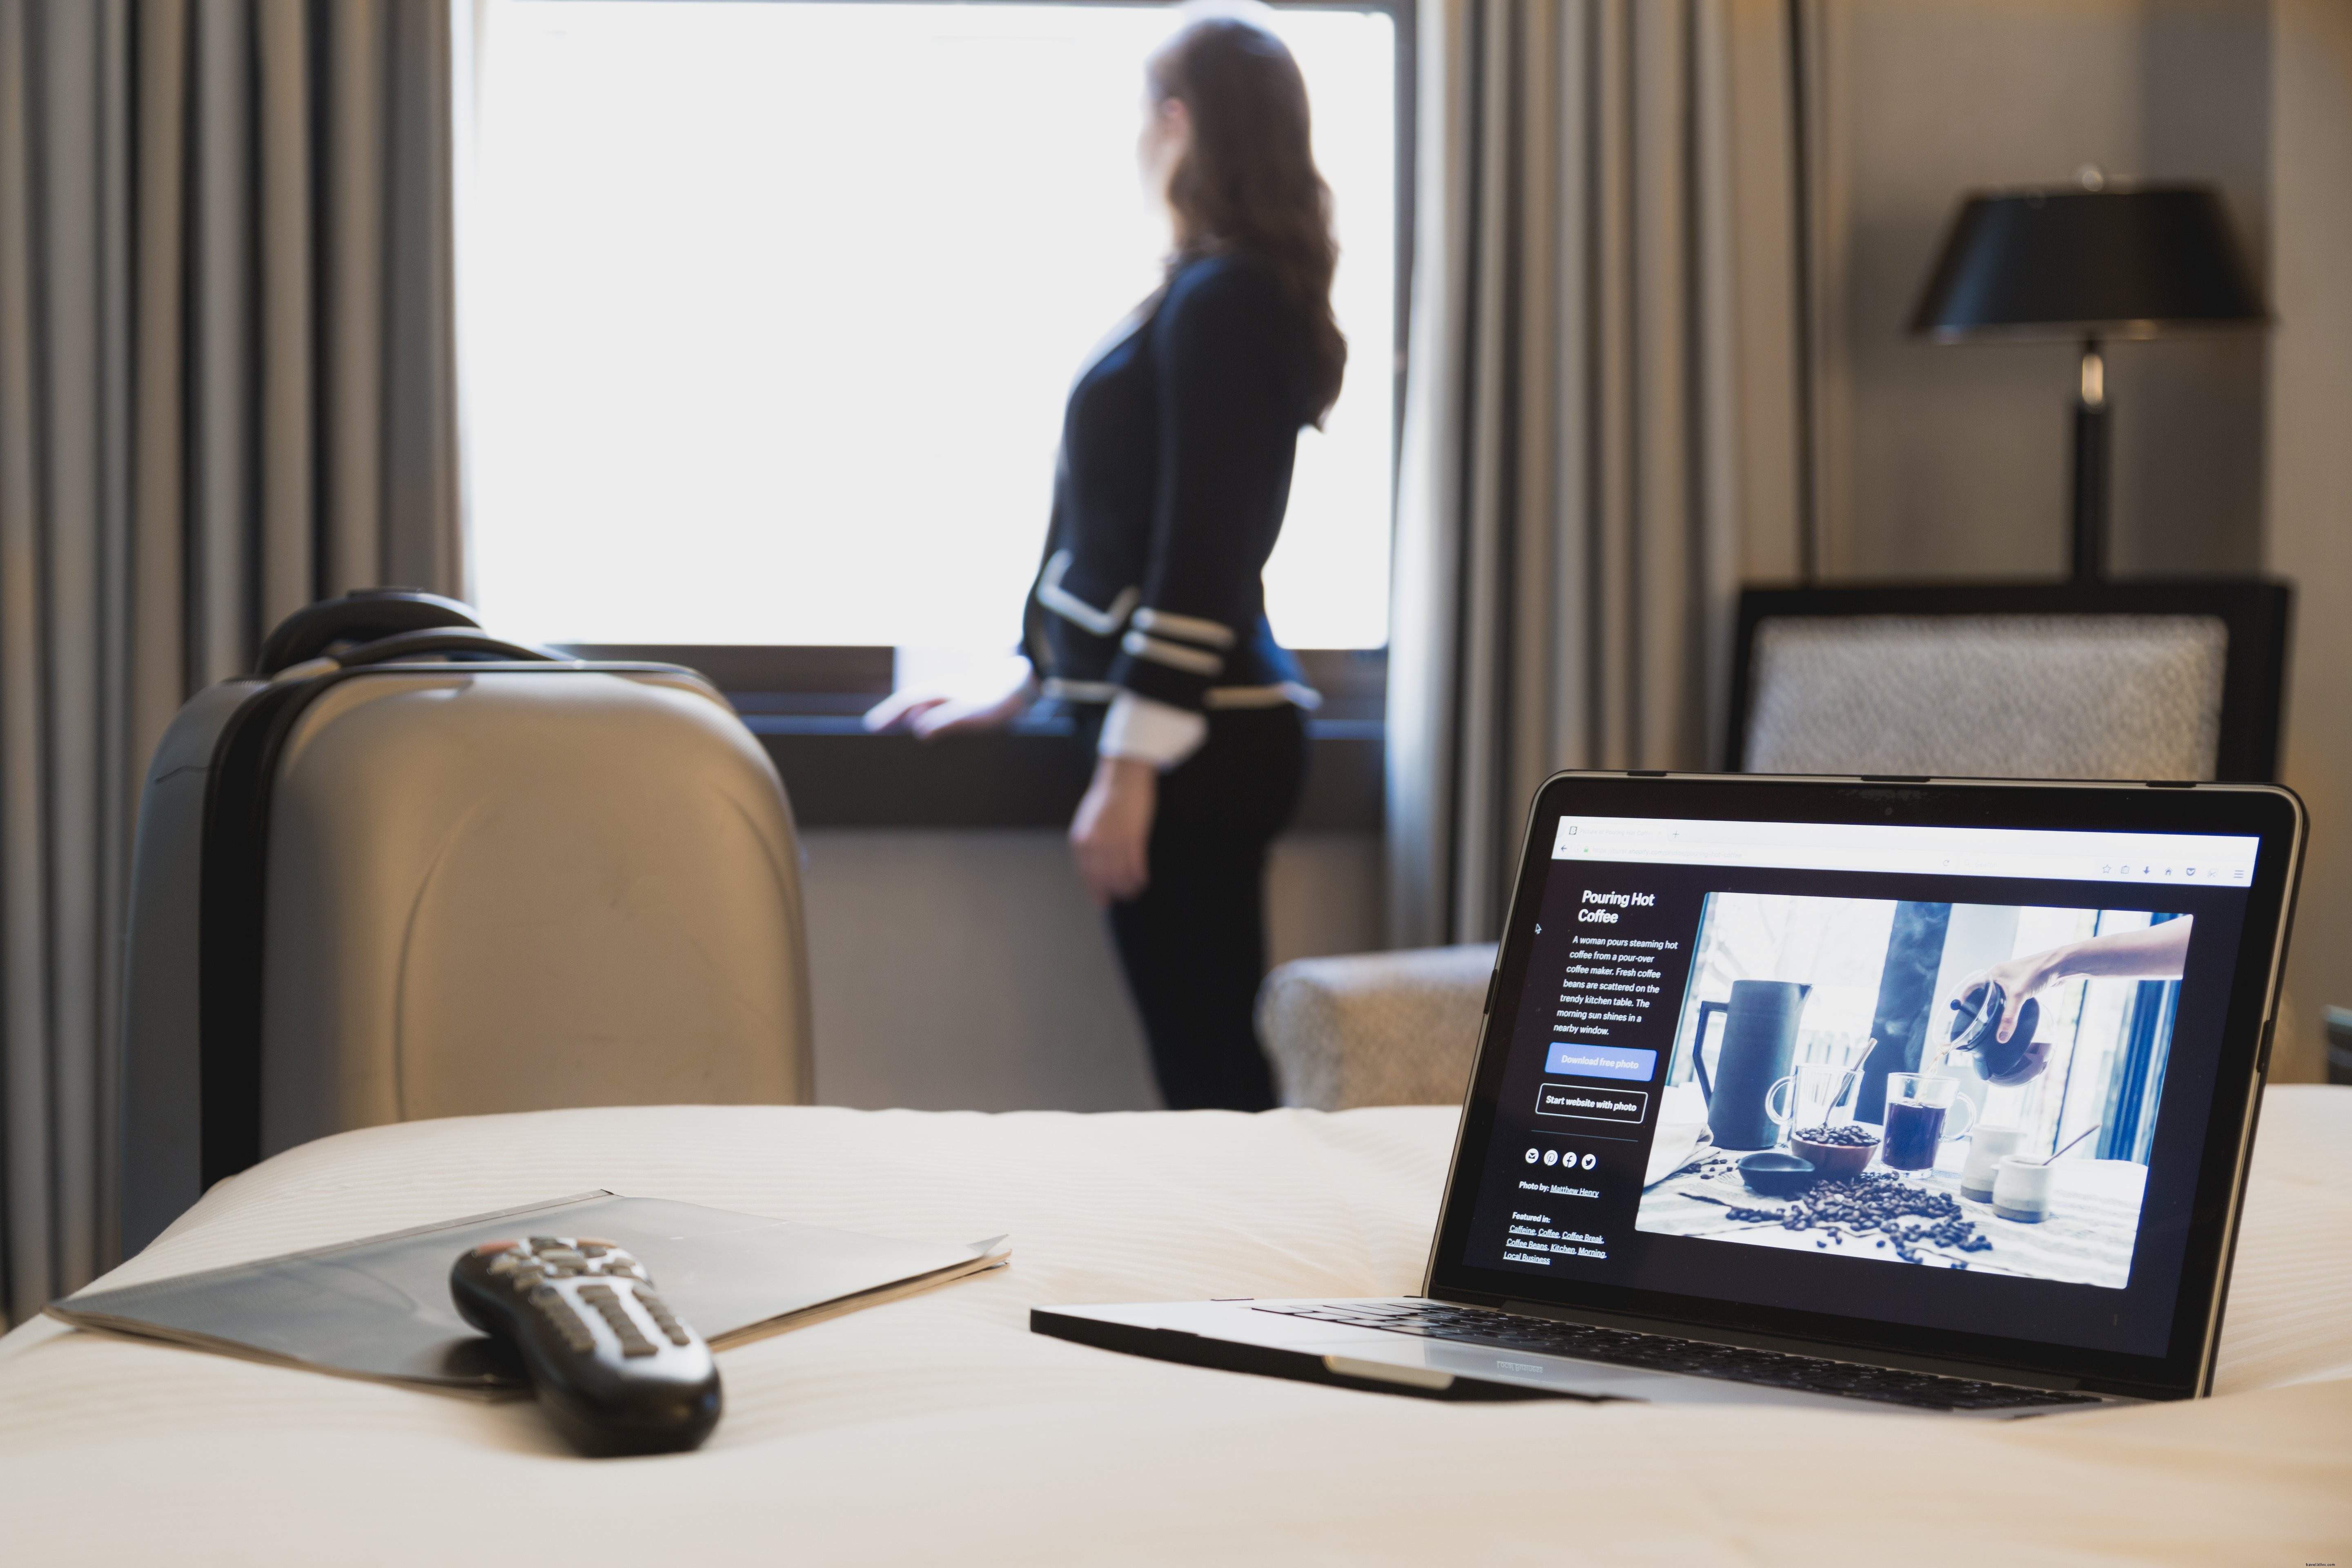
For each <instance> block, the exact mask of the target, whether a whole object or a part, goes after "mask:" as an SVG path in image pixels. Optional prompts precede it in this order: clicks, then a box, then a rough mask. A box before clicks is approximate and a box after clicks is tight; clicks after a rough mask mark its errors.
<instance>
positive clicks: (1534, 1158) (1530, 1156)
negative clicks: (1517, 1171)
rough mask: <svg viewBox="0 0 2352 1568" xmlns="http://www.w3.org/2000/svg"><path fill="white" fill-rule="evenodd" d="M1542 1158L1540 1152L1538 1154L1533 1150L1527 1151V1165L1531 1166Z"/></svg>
mask: <svg viewBox="0 0 2352 1568" xmlns="http://www.w3.org/2000/svg"><path fill="white" fill-rule="evenodd" d="M1542 1158H1543V1155H1542V1154H1541V1153H1540V1152H1538V1151H1536V1150H1533V1149H1530V1150H1528V1164H1530V1165H1532V1164H1534V1163H1536V1162H1537V1161H1538V1160H1540V1159H1542Z"/></svg>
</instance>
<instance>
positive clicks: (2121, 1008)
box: [1635, 892, 2191, 1289]
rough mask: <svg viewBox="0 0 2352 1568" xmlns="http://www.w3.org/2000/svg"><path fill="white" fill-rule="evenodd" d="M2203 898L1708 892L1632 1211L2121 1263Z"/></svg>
mask: <svg viewBox="0 0 2352 1568" xmlns="http://www.w3.org/2000/svg"><path fill="white" fill-rule="evenodd" d="M2190 923H2191V922H2190V920H2189V917H2187V916H2176V915H2171V914H2166V913H2161V912H2156V911H2150V910H2100V909H2050V908H2032V907H2021V906H2017V905H1995V904H1942V903H1914V902H1907V901H1906V902H1898V901H1895V900H1874V899H1825V898H1807V897H1796V896H1786V895H1778V894H1759V893H1726V892H1717V893H1710V894H1709V895H1708V896H1707V899H1706V909H1705V912H1704V914H1703V915H1702V917H1701V921H1700V925H1699V932H1698V937H1697V941H1696V943H1695V944H1694V949H1693V963H1692V969H1691V977H1690V983H1689V985H1688V988H1687V990H1686V992H1685V996H1684V999H1683V1004H1682V1013H1681V1016H1680V1018H1679V1020H1678V1024H1677V1028H1676V1033H1675V1045H1674V1052H1673V1058H1672V1060H1671V1061H1670V1063H1669V1064H1668V1067H1667V1071H1666V1080H1665V1081H1666V1087H1665V1089H1664V1098H1663V1102H1662V1104H1661V1106H1660V1110H1659V1126H1658V1134H1657V1143H1656V1145H1655V1148H1654V1151H1653V1154H1652V1158H1651V1161H1650V1168H1649V1173H1650V1177H1651V1179H1650V1181H1649V1182H1648V1184H1646V1185H1645V1187H1644V1189H1643V1195H1642V1203H1641V1207H1640V1209H1639V1211H1638V1213H1637V1215H1636V1217H1635V1225H1636V1226H1637V1227H1638V1228H1639V1229H1641V1230H1643V1231H1649V1232H1654V1233H1658V1234H1663V1235H1669V1236H1682V1237H1699V1238H1703V1239H1706V1240H1710V1241H1722V1242H1729V1243H1735V1244H1738V1245H1744V1246H1758V1247H1784V1248H1790V1249H1795V1250H1800V1251H1804V1252H1814V1253H1829V1254H1832V1255H1836V1256H1841V1257H1848V1258H1864V1259H1869V1260H1874V1261H1884V1262H1887V1263H1895V1264H1916V1265H1922V1266H1928V1267H1940V1268H1966V1269H1972V1270H1976V1271H1979V1272H1983V1273H1989V1274H2007V1275H2017V1276H2025V1277H2029V1278H2033V1279H2053V1280H2063V1281H2070V1282H2074V1283H2081V1284H2089V1285H2098V1286H2104V1287H2107V1288H2110V1289H2122V1288H2123V1287H2124V1286H2125V1285H2126V1283H2127V1281H2128V1280H2129V1278H2130V1274H2131V1260H2132V1247H2133V1242H2134V1239H2135V1237H2136V1236H2137V1232H2138V1227H2139V1212H2140V1202H2141V1194H2142V1190H2143V1187H2144V1184H2145V1181H2146V1177H2147V1162H2148V1153H2149V1147H2150V1144H2151V1142H2152V1140H2153V1137H2154V1132H2155V1125H2156V1114H2157V1105H2158V1100H2159V1099H2160V1098H2161V1095H2162V1092H2163V1088H2164V1069H2165V1060H2166V1057H2167V1054H2168V1049H2169V1047H2170V1044H2171V1037H2172V1022H2173V1016H2174V1012H2175V1009H2176V1006H2177V1003H2178V997H2179V990H2180V979H2179V977H2180V974H2181V971H2182V967H2183V960H2184V959H2185V956H2186V953H2187V951H2188V939H2189V928H2190ZM2004 1036H2005V1037H2004Z"/></svg>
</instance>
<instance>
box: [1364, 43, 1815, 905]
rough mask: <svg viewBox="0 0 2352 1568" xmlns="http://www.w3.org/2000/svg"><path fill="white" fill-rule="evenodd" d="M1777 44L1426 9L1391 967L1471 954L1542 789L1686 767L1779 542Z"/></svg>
mask: <svg viewBox="0 0 2352 1568" xmlns="http://www.w3.org/2000/svg"><path fill="white" fill-rule="evenodd" d="M1792 15H1793V14H1792V13H1791V11H1790V9H1789V7H1788V5H1786V4H1783V3H1779V0H1423V6H1422V18H1423V20H1422V29H1421V34H1420V39H1419V44H1420V51H1421V60H1422V64H1421V83H1422V89H1421V137H1422V145H1421V153H1420V163H1419V179H1418V187H1419V201H1420V221H1419V224H1418V236H1417V240H1416V255H1415V268H1414V285H1413V287H1414V301H1413V307H1414V308H1413V321H1414V326H1413V334H1412V357H1411V362H1410V371H1409V376H1408V389H1407V401H1406V428H1405V449H1404V455H1403V460H1402V464H1401V472H1400V479H1399V518H1398V539H1397V554H1396V574H1395V581H1396V590H1395V600H1394V604H1393V606H1392V620H1391V660H1390V700H1389V701H1390V707H1389V735H1390V742H1389V744H1390V757H1389V784H1388V788H1389V801H1388V805H1389V812H1388V823H1389V827H1388V834H1389V844H1388V850H1389V856H1388V865H1389V895H1390V897H1389V910H1390V923H1391V940H1392V941H1393V942H1396V943H1397V944H1398V945H1401V946H1402V945H1420V944H1426V943H1432V942H1468V941H1479V940H1486V939H1488V938H1491V937H1492V936H1493V935H1494V934H1495V932H1496V929H1497V927H1498V925H1499V922H1500V921H1501V918H1502V915H1503V912H1504V910H1503V905H1504V903H1505V901H1506V900H1507V898H1508V896H1509V891H1510V878H1511V876H1512V871H1513V863H1514V860H1515V858H1516V856H1517V849H1518V844H1519V836H1520V833H1521V829H1522V826H1523V822H1524V816H1525V813H1526V811H1527V808H1528V802H1529V801H1530V800H1531V799H1532V798H1533V796H1534V793H1535V790H1536V787H1537V785H1538V784H1540V783H1541V782H1542V780H1543V779H1544V778H1545V777H1546V776H1547V775H1548V774H1549V773H1552V772H1554V771H1556V770H1558V769H1560V768H1569V767H1598V768H1628V767H1678V768H1690V767H1700V766H1706V765H1708V764H1710V763H1712V762H1713V761H1714V760H1715V753H1716V752H1717V748H1718V746H1719V743H1720V742H1718V740H1717V737H1718V735H1719V734H1720V732H1721V730H1722V725H1723V717H1722V715H1723V709H1724V686H1725V683H1726V681H1727V677H1728V667H1729V658H1730V650H1729V647H1728V644H1729V635H1730V629H1731V627H1730V616H1731V611H1732V607H1733V604H1734V601H1735V598H1736V595H1737V589H1738V582H1739V580H1740V578H1741V576H1742V575H1743V573H1744V572H1746V571H1748V570H1752V569H1755V568H1757V567H1758V566H1759V565H1761V566H1762V567H1763V568H1765V569H1767V570H1771V569H1775V568H1779V569H1782V570H1785V569H1786V567H1787V565H1788V563H1786V562H1783V561H1781V560H1780V559H1779V558H1778V557H1777V556H1776V554H1775V552H1776V551H1778V552H1780V553H1781V554H1785V553H1786V551H1785V548H1784V546H1785V542H1786V540H1787V538H1788V536H1789V535H1790V531H1791V530H1792V528H1793V526H1794V524H1793V517H1794V511H1795V501H1794V499H1793V496H1794V483H1795V474H1796V469H1797V463H1796V456H1797V452H1796V445H1795V440H1796V424H1795V421H1794V420H1793V418H1792V416H1791V411H1790V405H1791V404H1792V402H1793V401H1794V399H1793V394H1794V391H1795V388H1796V383H1795V380H1794V365H1793V360H1792V356H1791V344H1792V342H1793V341H1794V340H1793V331H1794V329H1793V328H1792V325H1791V322H1792V310H1791V305H1792V300H1793V297H1794V296H1793V287H1792V281H1791V279H1792V278H1793V276H1794V274H1793V273H1792V271H1791V261H1790V242H1791V240H1792V237H1793V235H1794V232H1795V231H1794V229H1793V228H1792V221H1793V220H1792V218H1791V216H1790V210H1789V203H1790V193H1791V190H1792V174H1791V171H1792V149H1793V147H1794V144H1795V143H1794V141H1793V139H1792V136H1791V121H1790V93H1789V83H1790V74H1789V70H1788V64H1787V62H1788V59H1789V58H1790V57H1789V48H1788V40H1789V37H1790V32H1791V27H1790V20H1791V17H1792ZM1750 534H1753V535H1754V536H1755V537H1754V538H1753V539H1752V540H1751V539H1749V538H1748V537H1747V536H1748V535H1750Z"/></svg>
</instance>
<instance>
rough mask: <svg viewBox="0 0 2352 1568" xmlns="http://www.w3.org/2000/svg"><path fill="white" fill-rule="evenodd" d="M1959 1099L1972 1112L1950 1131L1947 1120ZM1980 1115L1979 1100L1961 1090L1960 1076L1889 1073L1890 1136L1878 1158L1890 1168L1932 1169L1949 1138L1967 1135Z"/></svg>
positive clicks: (1888, 1122) (1887, 1119) (1907, 1169)
mask: <svg viewBox="0 0 2352 1568" xmlns="http://www.w3.org/2000/svg"><path fill="white" fill-rule="evenodd" d="M1955 1100H1958V1102H1959V1103H1960V1104H1961V1105H1963V1106H1965V1107H1966V1108H1967V1109H1968V1114H1967V1115H1966V1116H1964V1117H1962V1118H1961V1119H1960V1124H1959V1125H1958V1127H1955V1128H1952V1129H1950V1130H1948V1131H1947V1130H1946V1128H1945V1125H1944V1123H1945V1122H1946V1121H1948V1119H1949V1118H1950V1116H1951V1111H1952V1104H1953V1102H1954V1101H1955ZM1976 1114H1977V1107H1976V1101H1974V1100H1969V1099H1968V1098H1967V1097H1966V1096H1964V1095H1962V1094H1961V1093H1960V1086H1959V1082H1958V1079H1948V1078H1929V1077H1928V1076H1927V1075H1926V1074H1925V1073H1916V1072H1891V1073H1888V1074H1887V1075H1886V1123H1885V1125H1886V1135H1885V1140H1884V1141H1883V1142H1881V1143H1880V1144H1879V1146H1878V1158H1879V1160H1880V1162H1881V1163H1884V1164H1885V1166H1886V1168H1887V1169H1888V1170H1890V1171H1926V1170H1932V1169H1933V1168H1934V1167H1935V1163H1936V1155H1937V1152H1938V1151H1939V1150H1940V1149H1942V1147H1943V1146H1944V1144H1945V1143H1946V1142H1948V1141H1950V1140H1952V1139H1954V1138H1959V1137H1963V1136H1965V1135H1966V1134H1967V1132H1968V1130H1969V1124H1970V1123H1971V1122H1973V1121H1975V1120H1976Z"/></svg>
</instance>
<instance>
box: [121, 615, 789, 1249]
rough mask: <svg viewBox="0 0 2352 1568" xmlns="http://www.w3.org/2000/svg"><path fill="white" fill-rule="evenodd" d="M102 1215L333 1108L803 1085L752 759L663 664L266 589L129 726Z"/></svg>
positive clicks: (265, 1144)
mask: <svg viewBox="0 0 2352 1568" xmlns="http://www.w3.org/2000/svg"><path fill="white" fill-rule="evenodd" d="M125 968H126V973H127V984H126V994H125V998H124V1026H123V1056H122V1080H121V1081H122V1085H123V1105H122V1139H123V1172H122V1174H123V1183H122V1211H123V1212H122V1234H123V1246H124V1250H125V1251H126V1252H129V1251H135V1250H136V1249H137V1248H139V1247H142V1246H144V1245H145V1244H146V1242H147V1241H149V1240H150V1239H152V1237H154V1236H155V1235H156V1234H157V1233H158V1232H160V1231H161V1230H162V1229H163V1226H166V1225H168V1224H169V1223H170V1222H171V1221H172V1219H173V1217H175V1216H176V1215H179V1214H180V1213H181V1212H182V1211H183V1210H184V1209H185V1208H186V1207H187V1206H188V1205H190V1204H191V1203H193V1202H194V1201H195V1199H196V1198H197V1196H198V1195H200V1194H202V1192H203V1191H204V1189H205V1188H206V1187H208V1186H210V1185H211V1184H213V1183H214V1182H215V1181H218V1180H219V1179H220V1178H222V1177H223V1176H226V1175H231V1174H234V1173H236V1172H237V1171H240V1170H243V1169H244V1168H245V1167H247V1165H250V1164H252V1163H254V1162H255V1161H257V1160H258V1159H260V1158H262V1157H263V1156H265V1155H268V1154H270V1153H274V1152H278V1151H279V1150H281V1149H286V1148H289V1147H291V1146H292V1145H294V1144H297V1143H300V1142H307V1141H308V1140H310V1139H312V1138H317V1137H320V1136H322V1135H324V1134H327V1133H330V1132H336V1131H343V1130H346V1129H349V1128H355V1127H368V1126H374V1125H377V1124H380V1123H383V1122H388V1121H411V1120H416V1119H420V1118H425V1117H435V1116H457V1115H468V1114H474V1113H478V1112H484V1111H502V1110H546V1109H552V1108H556V1107H562V1106H583V1105H635V1104H665V1103H685V1102H702V1103H710V1102H721V1103H733V1104H747V1103H780V1102H804V1101H806V1100H808V1099H809V1097H810V1090H811V1058H812V1050H811V1043H810V1022H809V1000H808V983H807V969H808V960H807V943H806V937H805V932H804V929H803V921H802V910H801V895H800V875H799V848H798V844H797V841H796V839H795V837H794V833H793V820H792V813H791V808H790V806H789V805H788V804H787V803H786V801H785V798H784V795H783V790H782V784H780V782H779V781H778V779H777V777H776V773H775V769H774V767H773V765H772V764H771V763H770V762H769V761H768V758H767V755H766V753H765V752H763V751H761V747H760V744H759V742H757V741H756V740H754V739H753V737H752V736H751V732H750V731H747V730H746V729H745V728H744V727H743V725H742V723H741V721H739V720H738V719H737V718H736V717H735V715H734V713H733V711H732V710H730V708H729V707H728V706H727V704H726V702H725V700H723V699H722V698H720V696H719V693H718V692H717V691H715V690H713V689H711V687H710V686H709V683H708V682H707V681H705V680H704V679H702V678H701V677H700V676H698V675H696V674H695V673H694V672H693V671H691V670H688V669H684V668H678V667H676V666H669V665H651V664H646V665H632V664H613V663H592V662H585V661H579V660H571V659H565V658H562V657H560V656H558V655H555V654H552V653H550V652H548V651H547V650H545V649H542V648H533V647H524V646H521V645H518V644H514V643H509V642H504V641H501V640H500V639H499V638H497V637H492V636H490V635H489V634H488V633H486V632H484V631H482V630H481V629H480V628H479V626H477V625H476V623H475V621H474V617H473V616H472V614H471V613H470V612H469V611H468V610H467V608H466V607H465V606H464V605H458V604H457V603H456V602H454V601H452V600H448V599H443V598H438V597H436V596H435V595H427V594H421V593H417V592H415V591H412V590H404V589H380V590H375V591H373V592H369V593H363V594H357V595H351V596H349V597H347V598H343V599H336V600H329V601H326V602H325V603H322V604H319V605H311V606H310V608H308V609H306V610H303V611H300V612H299V613H297V614H296V615H294V616H290V617H289V619H288V620H287V621H286V622H285V623H284V624H283V625H282V626H279V627H278V629H277V631H275V632H273V633H272V634H271V635H270V637H269V639H268V642H267V643H266V644H265V645H264V647H263V649H262V654H261V657H260V659H259V660H258V671H257V674H256V675H255V676H253V677H252V678H250V679H236V680H227V681H223V682H221V683H219V684H218V685H215V686H213V687H210V688H208V689H205V690H204V691H201V692H199V693H197V694H196V696H195V697H194V698H193V699H191V700H189V702H188V704H187V706H186V707H185V708H184V709H182V710H181V711H180V713H179V715H178V717H177V718H176V719H174V720H173V723H172V725H171V727H170V729H169V730H168V731H166V732H165V734H164V736H163V742H162V743H161V744H160V745H159V746H158V747H157V748H156V753H155V759H154V763H153V765H152V767H151V768H150V769H149V771H148V776H147V781H146V788H145V793H144V795H143V796H142V801H141V805H140V812H139V829H138V838H137V843H136V847H135V848H134V851H133V857H132V866H131V921H130V945H129V950H128V952H127V953H126V955H125Z"/></svg>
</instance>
